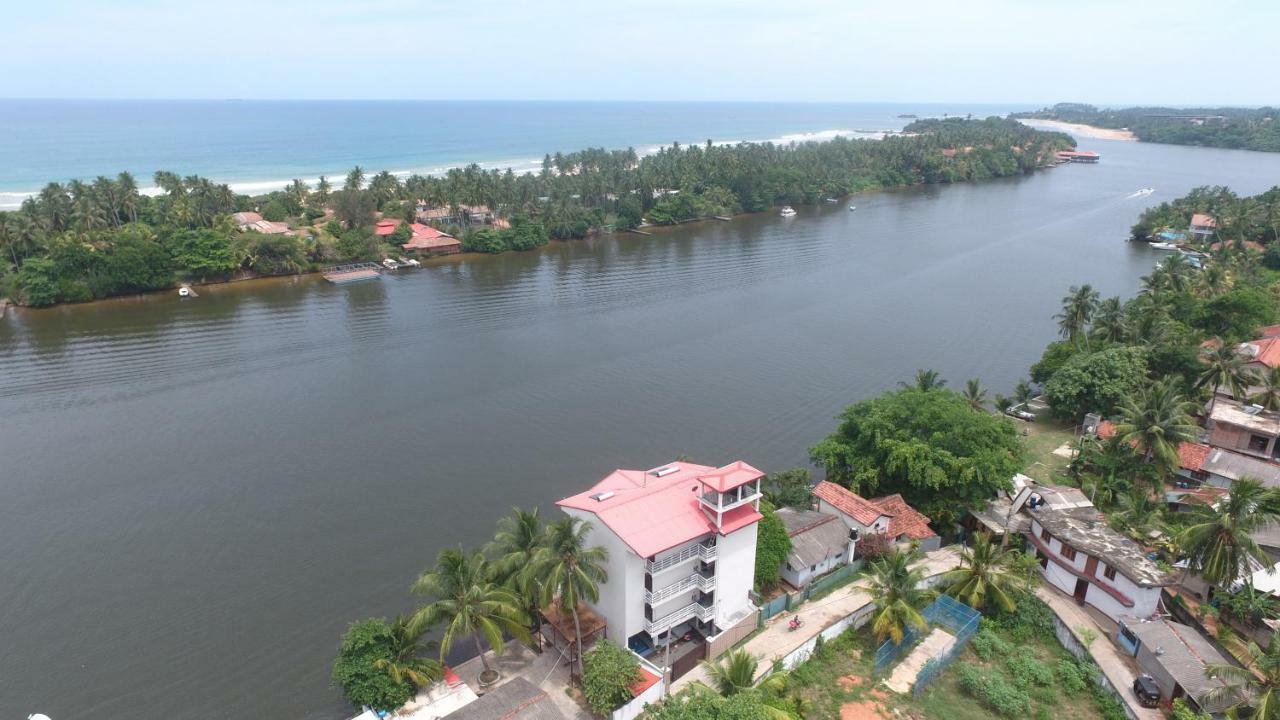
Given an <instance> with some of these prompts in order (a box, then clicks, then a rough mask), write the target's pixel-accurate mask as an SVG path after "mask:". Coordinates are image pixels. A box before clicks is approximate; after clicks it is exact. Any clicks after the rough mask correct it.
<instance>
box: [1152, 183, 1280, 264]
mask: <svg viewBox="0 0 1280 720" xmlns="http://www.w3.org/2000/svg"><path fill="white" fill-rule="evenodd" d="M1195 213H1204V214H1206V215H1209V216H1211V217H1213V218H1214V220H1216V221H1217V229H1216V233H1215V235H1216V236H1217V239H1218V240H1224V241H1227V242H1229V243H1235V242H1243V241H1253V242H1259V243H1274V242H1275V241H1276V240H1277V239H1280V187H1273V188H1271V189H1270V190H1268V191H1266V192H1264V193H1262V194H1260V195H1255V196H1253V197H1240V196H1238V195H1236V194H1235V193H1234V192H1232V191H1231V189H1230V188H1225V187H1222V186H1214V187H1198V188H1195V189H1194V190H1192V191H1191V192H1189V193H1187V194H1186V195H1184V196H1183V197H1180V198H1178V199H1176V200H1171V201H1169V202H1164V203H1160V204H1159V205H1157V206H1155V207H1153V208H1150V209H1148V210H1147V211H1146V212H1144V213H1142V215H1141V216H1140V217H1139V218H1138V222H1137V223H1135V224H1134V226H1133V229H1132V230H1131V234H1132V235H1133V238H1134V239H1135V240H1144V239H1147V238H1150V237H1151V236H1152V235H1154V234H1155V233H1157V232H1159V231H1160V230H1162V229H1165V228H1169V229H1173V230H1186V229H1187V227H1188V226H1189V225H1190V223H1191V216H1192V215H1194V214H1195ZM1271 269H1273V270H1274V269H1277V268H1275V267H1271Z"/></svg>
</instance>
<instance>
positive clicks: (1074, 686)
mask: <svg viewBox="0 0 1280 720" xmlns="http://www.w3.org/2000/svg"><path fill="white" fill-rule="evenodd" d="M1053 671H1054V674H1055V675H1057V676H1058V683H1059V684H1061V685H1062V688H1063V689H1064V690H1066V691H1067V692H1069V693H1078V692H1080V691H1081V690H1084V689H1085V686H1086V685H1088V683H1089V677H1088V676H1087V675H1086V674H1085V673H1084V670H1082V669H1081V668H1080V665H1079V664H1078V663H1076V662H1075V661H1074V660H1068V659H1067V658H1063V659H1061V660H1059V661H1058V662H1057V664H1055V665H1054V666H1053Z"/></svg>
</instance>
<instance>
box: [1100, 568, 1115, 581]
mask: <svg viewBox="0 0 1280 720" xmlns="http://www.w3.org/2000/svg"><path fill="white" fill-rule="evenodd" d="M1102 577H1104V578H1106V579H1108V580H1115V579H1116V569H1115V568H1113V567H1111V566H1110V565H1108V566H1107V569H1106V570H1103V571H1102Z"/></svg>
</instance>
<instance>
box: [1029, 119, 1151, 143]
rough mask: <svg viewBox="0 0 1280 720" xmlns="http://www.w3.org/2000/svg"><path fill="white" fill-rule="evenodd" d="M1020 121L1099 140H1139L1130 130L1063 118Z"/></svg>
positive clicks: (1033, 125)
mask: <svg viewBox="0 0 1280 720" xmlns="http://www.w3.org/2000/svg"><path fill="white" fill-rule="evenodd" d="M1018 121H1019V122H1021V123H1022V124H1023V125H1029V126H1031V127H1033V128H1036V129H1037V130H1059V131H1061V132H1064V133H1067V134H1069V135H1078V136H1080V137H1087V138H1095V139H1098V140H1137V138H1136V137H1135V136H1134V134H1133V133H1132V132H1130V131H1128V130H1112V129H1110V128H1100V127H1094V126H1092V125H1081V124H1080V123H1069V122H1062V121H1061V120H1040V119H1038V118H1018Z"/></svg>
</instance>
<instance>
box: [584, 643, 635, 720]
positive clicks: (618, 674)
mask: <svg viewBox="0 0 1280 720" xmlns="http://www.w3.org/2000/svg"><path fill="white" fill-rule="evenodd" d="M582 665H583V671H582V694H583V695H584V696H585V697H586V698H587V704H588V705H590V706H591V711H592V712H594V713H595V714H596V715H601V716H604V715H608V714H609V713H611V712H613V711H614V710H617V709H618V708H620V707H622V706H623V705H626V704H627V702H628V701H629V700H631V698H632V694H631V686H632V685H634V684H636V683H637V682H639V681H640V679H641V675H640V660H639V659H638V658H636V656H635V655H633V654H632V653H631V652H629V651H627V650H624V649H623V648H621V647H619V646H618V644H617V643H615V642H613V641H612V640H607V639H606V640H601V641H600V642H598V643H596V645H595V647H593V648H591V649H590V650H588V651H587V652H586V653H585V654H583V656H582Z"/></svg>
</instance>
